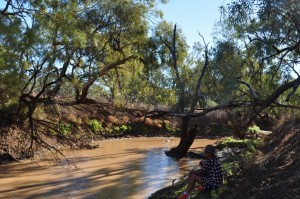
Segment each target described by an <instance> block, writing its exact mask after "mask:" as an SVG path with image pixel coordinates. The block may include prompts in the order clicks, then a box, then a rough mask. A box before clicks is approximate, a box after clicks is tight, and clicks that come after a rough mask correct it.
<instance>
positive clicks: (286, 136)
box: [150, 117, 300, 199]
mask: <svg viewBox="0 0 300 199" xmlns="http://www.w3.org/2000/svg"><path fill="white" fill-rule="evenodd" d="M299 123H300V117H293V118H286V119H284V120H282V121H279V122H278V125H277V126H276V128H275V129H274V131H273V133H272V134H270V135H268V136H267V137H265V139H264V144H263V145H260V147H255V148H256V149H255V150H253V149H254V148H252V147H250V148H249V149H251V148H252V149H251V150H250V151H249V150H246V151H244V152H242V153H240V151H236V152H235V155H234V156H232V157H234V158H228V160H226V161H222V164H223V168H224V170H225V173H226V175H225V184H224V186H223V187H222V188H220V189H219V190H217V191H212V192H210V193H199V192H197V191H194V192H192V197H191V198H192V199H200V198H201V199H202V198H222V199H223V198H224V199H227V198H228V199H233V198H235V199H240V198H241V199H242V198H253V199H255V198H266V199H273V198H288V199H297V198H300V194H299V193H300V173H299V172H298V170H299V167H300V156H299V153H300V124H299ZM248 144H249V143H248ZM248 144H247V145H248ZM231 146H232V144H231ZM257 146H258V145H257ZM238 153H240V155H238V156H236V154H238ZM185 186H186V182H185V179H181V180H180V181H179V182H178V183H177V184H175V185H174V186H170V187H166V188H164V189H162V190H158V191H157V192H155V193H153V194H152V196H151V197H150V198H151V199H163V198H170V199H173V198H174V199H175V198H177V197H178V195H179V194H180V193H181V192H182V191H183V189H184V187H185Z"/></svg>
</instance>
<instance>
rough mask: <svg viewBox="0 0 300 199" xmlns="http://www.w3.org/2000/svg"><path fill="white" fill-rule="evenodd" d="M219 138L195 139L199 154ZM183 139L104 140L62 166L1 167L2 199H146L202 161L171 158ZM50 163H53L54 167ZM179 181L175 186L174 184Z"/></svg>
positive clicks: (193, 148)
mask: <svg viewBox="0 0 300 199" xmlns="http://www.w3.org/2000/svg"><path fill="white" fill-rule="evenodd" d="M217 140H219V139H218V138H211V139H210V138H201V139H195V141H194V143H193V145H192V146H191V149H190V150H191V151H193V152H200V151H201V150H202V149H203V147H205V146H206V145H207V144H214V143H215V142H216V141H217ZM178 143H179V139H178V138H135V139H120V140H104V141H100V142H99V146H100V147H99V148H97V149H94V150H75V151H74V150H73V151H65V152H64V154H65V155H66V157H67V158H68V161H67V160H66V159H62V160H57V163H59V164H58V165H57V166H53V165H50V164H49V161H45V159H49V158H50V159H52V158H54V157H52V156H48V155H47V156H45V157H43V158H42V157H40V158H37V159H36V160H26V161H22V162H19V163H12V164H8V165H1V166H0V179H1V180H0V198H18V199H19V198H20V199H22V198H24V199H29V198H30V199H33V198H49V199H51V198H53V199H54V198H55V199H56V198H72V199H76V198H99V199H108V198H112V199H124V198H125V199H143V198H148V197H149V196H150V195H151V194H152V193H154V192H155V191H157V190H158V189H161V188H163V187H166V186H169V185H171V184H172V181H173V180H174V179H179V178H181V177H183V176H184V175H186V173H187V172H188V170H189V169H191V168H193V167H196V166H197V165H198V162H199V159H192V158H182V159H180V160H177V159H175V158H170V157H167V156H166V155H165V154H164V152H165V151H166V150H169V149H170V148H172V147H175V146H177V145H178ZM50 162H51V161H50ZM175 181H176V180H175Z"/></svg>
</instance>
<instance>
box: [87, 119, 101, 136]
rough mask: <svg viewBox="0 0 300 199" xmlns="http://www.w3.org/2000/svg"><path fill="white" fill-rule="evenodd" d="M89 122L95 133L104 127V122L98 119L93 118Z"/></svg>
mask: <svg viewBox="0 0 300 199" xmlns="http://www.w3.org/2000/svg"><path fill="white" fill-rule="evenodd" d="M87 124H88V125H89V126H90V127H91V129H92V131H93V132H94V133H97V132H99V131H101V130H102V129H103V127H102V123H100V122H99V121H98V120H96V119H92V120H89V121H88V122H87Z"/></svg>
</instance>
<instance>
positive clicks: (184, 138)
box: [166, 26, 208, 158]
mask: <svg viewBox="0 0 300 199" xmlns="http://www.w3.org/2000/svg"><path fill="white" fill-rule="evenodd" d="M175 31H176V26H175V28H174V35H175V33H176V32H175ZM200 36H201V35H200ZM201 37H202V36H201ZM202 38H203V37H202ZM203 40H204V39H203ZM204 44H205V62H204V65H203V68H202V71H201V74H200V76H199V79H198V81H197V85H196V89H195V93H194V95H193V99H192V104H191V107H190V110H189V112H188V113H194V112H195V109H196V104H197V101H198V99H199V96H200V88H201V82H202V79H203V77H204V74H205V71H206V68H207V66H208V46H207V44H206V43H205V42H204ZM173 49H176V48H175V36H174V37H173ZM173 51H174V50H173ZM171 52H172V51H171ZM172 54H173V59H174V60H176V54H175V53H172ZM174 66H176V68H177V65H176V62H174ZM179 82H183V81H182V80H181V79H180V81H179ZM180 97H183V96H181V95H180ZM180 97H179V102H178V105H179V107H181V105H182V104H181V103H182V102H184V98H183V99H180ZM181 100H182V101H181ZM183 105H184V104H183ZM189 122H190V117H189V115H188V114H187V115H186V116H184V117H183V118H182V126H181V136H180V142H179V144H178V146H176V147H174V148H172V149H171V150H170V151H167V152H166V155H168V156H172V157H179V158H180V157H183V156H185V155H186V153H187V152H188V150H189V148H190V147H191V145H192V144H193V142H194V140H195V137H196V133H197V125H194V126H193V128H192V129H190V130H189Z"/></svg>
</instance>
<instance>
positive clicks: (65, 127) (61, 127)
mask: <svg viewBox="0 0 300 199" xmlns="http://www.w3.org/2000/svg"><path fill="white" fill-rule="evenodd" d="M57 128H58V132H60V133H61V134H63V135H68V134H70V133H71V130H72V128H73V125H72V124H69V123H65V122H59V123H58V124H57Z"/></svg>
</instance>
